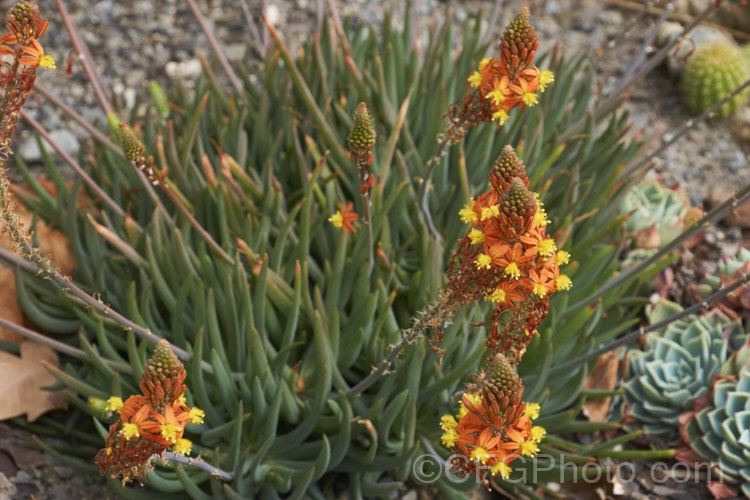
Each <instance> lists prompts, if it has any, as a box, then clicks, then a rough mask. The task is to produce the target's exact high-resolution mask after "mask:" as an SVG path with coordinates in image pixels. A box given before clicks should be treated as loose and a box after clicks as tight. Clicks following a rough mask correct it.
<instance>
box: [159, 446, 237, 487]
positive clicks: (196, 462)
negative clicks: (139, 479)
mask: <svg viewBox="0 0 750 500" xmlns="http://www.w3.org/2000/svg"><path fill="white" fill-rule="evenodd" d="M160 458H161V459H162V460H171V461H172V462H176V463H178V464H185V465H192V466H193V467H197V468H199V469H201V470H204V471H206V472H208V473H209V474H211V475H212V476H213V477H217V478H219V479H221V480H222V481H231V480H232V479H234V474H233V473H231V472H227V471H225V470H222V469H219V468H218V467H214V466H213V465H211V464H209V463H208V462H206V461H205V460H203V458H201V457H186V456H185V455H177V454H175V453H173V452H171V451H163V452H162V453H161V457H159V456H158V455H154V456H153V457H151V460H158V459H160Z"/></svg>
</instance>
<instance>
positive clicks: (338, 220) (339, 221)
mask: <svg viewBox="0 0 750 500" xmlns="http://www.w3.org/2000/svg"><path fill="white" fill-rule="evenodd" d="M353 208H354V204H353V203H352V202H351V201H350V202H348V203H346V204H344V205H341V208H339V211H338V212H336V213H335V214H333V215H332V216H330V217H329V218H328V220H329V221H330V222H332V223H333V225H334V226H336V227H338V228H341V230H342V231H344V235H346V234H347V231H349V232H352V233H353V232H354V231H355V230H354V226H352V224H351V223H352V222H354V221H355V220H357V217H358V216H357V214H356V213H355V212H354V211H353Z"/></svg>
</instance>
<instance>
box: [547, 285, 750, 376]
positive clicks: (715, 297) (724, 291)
mask: <svg viewBox="0 0 750 500" xmlns="http://www.w3.org/2000/svg"><path fill="white" fill-rule="evenodd" d="M749 281H750V275H747V274H743V275H742V278H740V279H738V280H737V281H735V282H734V283H732V284H731V285H728V286H725V287H724V288H721V289H719V290H718V291H716V292H715V293H713V294H712V295H710V296H709V297H707V298H706V299H704V300H702V301H700V302H698V303H697V304H693V305H692V306H690V307H688V308H687V309H684V310H683V311H680V312H678V313H677V314H673V315H672V316H670V317H668V318H666V319H664V320H662V321H659V322H657V323H654V324H653V325H649V326H648V327H647V328H643V327H640V328H639V329H638V330H635V331H632V332H630V333H629V334H627V335H625V336H623V337H620V338H619V339H617V340H614V341H612V342H610V343H609V344H606V345H604V346H603V347H600V348H599V349H597V350H595V351H591V352H590V353H588V354H586V355H585V356H581V357H580V358H577V359H574V360H572V361H569V362H568V363H564V364H562V365H560V366H556V367H555V368H552V369H551V370H550V371H549V374H550V375H556V374H558V373H564V372H566V371H569V370H571V369H573V368H576V367H577V366H580V365H582V364H583V363H586V362H587V361H591V360H592V359H596V358H598V357H599V356H601V355H602V354H604V353H606V352H609V351H611V350H613V349H616V348H618V347H620V346H623V345H626V344H628V343H630V342H632V341H633V340H636V339H638V338H639V337H642V336H644V335H646V334H647V333H649V332H653V331H656V330H659V329H660V328H664V327H665V326H667V325H669V324H670V323H673V322H675V321H677V320H680V319H682V318H684V317H685V316H689V315H691V314H695V313H698V312H699V311H700V310H701V309H703V308H706V307H708V306H710V305H712V304H714V303H715V302H718V301H719V300H721V299H723V298H724V297H726V296H727V295H729V294H730V293H732V292H733V291H735V290H736V289H738V288H740V287H741V286H744V285H745V284H747V283H748V282H749Z"/></svg>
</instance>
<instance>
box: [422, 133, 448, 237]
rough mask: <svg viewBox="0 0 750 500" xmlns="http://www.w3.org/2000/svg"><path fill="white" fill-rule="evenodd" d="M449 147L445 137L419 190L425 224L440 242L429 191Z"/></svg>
mask: <svg viewBox="0 0 750 500" xmlns="http://www.w3.org/2000/svg"><path fill="white" fill-rule="evenodd" d="M447 145H448V139H447V138H445V137H443V138H442V139H440V142H439V143H438V148H437V152H436V153H435V155H434V156H433V157H432V158H431V159H430V161H429V162H427V172H425V174H424V178H423V180H422V187H421V188H420V189H419V209H420V210H421V211H422V214H423V215H424V218H425V222H427V227H428V229H429V230H430V232H431V233H432V234H433V236H435V239H437V240H438V241H441V240H442V236H440V233H439V232H438V230H437V229H436V228H435V223H434V222H433V221H432V215H431V214H430V207H428V206H427V189H428V186H429V184H430V179H431V178H432V174H433V173H434V172H435V167H436V166H437V164H438V163H439V162H440V158H441V157H442V156H443V150H444V149H445V146H447Z"/></svg>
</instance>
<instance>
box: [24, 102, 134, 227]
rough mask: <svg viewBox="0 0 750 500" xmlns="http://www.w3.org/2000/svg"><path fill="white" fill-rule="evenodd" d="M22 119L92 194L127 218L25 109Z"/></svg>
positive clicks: (115, 203) (118, 206)
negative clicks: (52, 149)
mask: <svg viewBox="0 0 750 500" xmlns="http://www.w3.org/2000/svg"><path fill="white" fill-rule="evenodd" d="M21 118H23V119H24V120H26V121H27V122H28V124H29V125H31V128H33V129H34V130H36V131H37V132H38V133H39V135H41V136H42V137H43V138H44V139H46V140H47V142H49V143H50V144H51V145H52V147H53V148H54V149H55V151H57V153H58V154H59V155H60V156H61V157H62V159H63V161H64V162H65V163H67V164H68V165H69V166H70V168H72V169H73V170H74V171H75V173H76V174H78V175H79V176H80V177H81V179H83V182H84V183H85V184H86V186H88V188H89V189H90V190H91V192H92V193H94V195H96V196H97V198H99V199H101V200H102V201H103V202H104V203H105V204H106V205H107V206H108V207H109V208H111V209H112V210H113V211H114V212H115V213H116V214H117V215H119V216H120V217H125V211H124V210H123V209H122V208H121V207H120V205H118V204H117V202H115V200H113V199H112V198H111V197H110V196H109V195H108V194H107V193H106V192H105V191H104V190H103V189H102V188H101V187H99V185H98V184H97V183H96V181H95V180H94V179H92V178H91V176H90V175H89V174H88V173H86V171H85V170H84V169H83V168H82V167H81V166H80V165H79V164H78V162H76V161H75V160H74V159H73V157H72V156H70V155H69V154H68V153H66V152H65V150H63V149H62V148H61V147H60V145H59V144H57V142H55V141H54V140H53V139H52V137H51V136H50V135H49V133H48V132H47V130H45V129H44V127H42V126H41V124H40V123H39V122H37V121H36V120H35V119H33V118H32V117H31V115H29V114H28V113H27V112H26V110H24V109H22V110H21Z"/></svg>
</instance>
